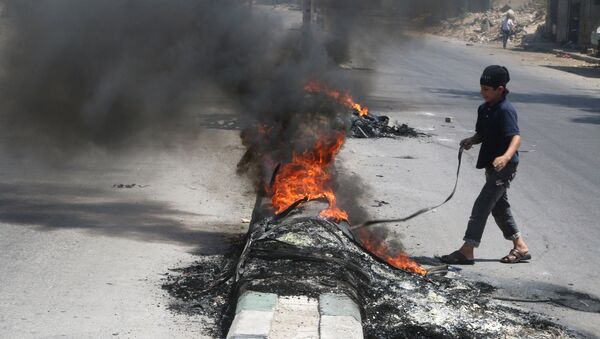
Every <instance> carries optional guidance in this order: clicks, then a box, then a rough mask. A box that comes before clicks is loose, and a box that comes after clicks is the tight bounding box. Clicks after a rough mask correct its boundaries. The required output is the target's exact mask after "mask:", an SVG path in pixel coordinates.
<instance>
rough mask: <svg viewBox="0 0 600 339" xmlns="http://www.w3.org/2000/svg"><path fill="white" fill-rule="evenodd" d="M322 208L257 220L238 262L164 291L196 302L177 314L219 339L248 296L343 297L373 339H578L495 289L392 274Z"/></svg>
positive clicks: (176, 281) (179, 279)
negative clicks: (202, 322)
mask: <svg viewBox="0 0 600 339" xmlns="http://www.w3.org/2000/svg"><path fill="white" fill-rule="evenodd" d="M322 206H323V205H322V203H321V202H319V201H311V202H308V203H306V204H303V205H302V206H296V207H295V208H293V209H291V211H288V212H289V214H288V215H282V216H280V217H257V218H255V220H254V221H253V223H252V225H251V227H250V231H249V232H248V234H247V235H246V242H245V245H244V246H243V249H241V248H240V247H238V248H236V249H233V251H234V252H235V253H236V255H231V257H229V258H232V259H226V258H228V256H229V255H230V254H226V255H225V256H223V257H220V259H219V260H222V261H220V262H219V263H218V264H217V263H216V261H212V262H204V264H203V263H202V262H200V263H198V265H196V266H193V268H192V269H188V270H187V271H185V272H186V274H182V275H179V276H172V277H171V278H170V280H169V281H168V282H167V283H166V284H165V288H166V289H168V290H169V291H170V292H171V294H172V295H173V296H175V297H177V296H178V295H186V296H188V297H189V298H190V299H188V300H187V301H185V302H183V301H182V300H180V301H179V302H178V303H176V305H178V306H177V307H179V309H185V311H186V312H191V313H194V314H200V315H203V316H204V317H205V318H207V319H209V320H210V321H212V324H213V327H212V332H211V333H212V334H213V335H216V336H223V333H227V326H228V324H229V323H230V322H231V312H232V309H235V305H234V303H235V300H236V297H237V296H238V295H241V294H242V293H243V292H244V291H246V290H252V291H258V292H268V293H276V294H278V295H280V296H294V295H306V296H309V297H315V298H316V297H318V295H319V294H321V293H343V294H345V295H347V296H348V297H350V298H351V299H353V300H354V301H355V302H356V303H357V304H358V305H360V307H361V313H362V314H361V315H362V319H363V329H364V334H365V337H368V338H414V337H531V338H548V337H570V336H574V335H573V334H572V333H570V332H568V331H567V330H565V329H563V328H561V327H560V326H558V325H555V324H553V323H551V322H549V321H547V320H545V319H543V318H540V317H538V316H536V315H532V314H530V313H526V312H523V311H520V310H517V309H514V308H510V307H507V306H504V305H502V304H499V303H497V302H496V301H494V300H493V299H492V297H491V292H492V290H493V289H492V288H491V287H489V286H486V285H481V284H474V283H470V282H467V281H464V280H461V279H453V278H448V277H446V276H443V275H440V274H438V275H434V274H432V275H427V276H425V277H423V276H420V275H416V274H412V273H408V272H405V271H403V270H399V269H395V268H393V267H391V266H389V265H387V264H386V263H384V262H383V261H381V260H380V259H378V258H376V257H374V256H373V255H371V254H370V253H369V252H367V251H365V250H364V249H363V247H362V246H361V244H360V241H359V240H357V239H356V238H355V237H354V235H352V234H351V233H349V232H348V225H347V224H346V223H345V222H340V223H336V222H333V221H331V220H326V219H323V218H320V217H311V216H310V215H314V214H313V213H312V212H311V211H315V210H319V209H321V208H322ZM288 212H286V214H287V213H288ZM217 265H221V267H224V269H222V270H217V269H215V267H217ZM431 271H433V270H431ZM442 272H443V271H442ZM182 290H183V291H186V293H182ZM190 290H191V291H190ZM186 303H187V304H188V305H190V306H189V307H182V305H185V304H186ZM211 319H212V320H211ZM210 321H207V323H206V324H209V323H211V322H210Z"/></svg>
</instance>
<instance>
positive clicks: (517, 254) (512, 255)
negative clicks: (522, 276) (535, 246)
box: [500, 248, 531, 264]
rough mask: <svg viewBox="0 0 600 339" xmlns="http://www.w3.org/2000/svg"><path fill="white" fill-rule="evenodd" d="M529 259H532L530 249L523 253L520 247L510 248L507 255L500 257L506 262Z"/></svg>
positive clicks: (501, 260) (514, 262)
mask: <svg viewBox="0 0 600 339" xmlns="http://www.w3.org/2000/svg"><path fill="white" fill-rule="evenodd" d="M527 260H531V254H529V251H527V252H525V253H523V252H521V251H519V250H518V249H516V248H513V249H512V250H510V252H509V253H508V255H507V256H505V257H503V258H502V259H500V262H501V263H504V264H516V263H519V262H521V261H527Z"/></svg>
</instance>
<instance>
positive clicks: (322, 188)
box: [271, 132, 348, 221]
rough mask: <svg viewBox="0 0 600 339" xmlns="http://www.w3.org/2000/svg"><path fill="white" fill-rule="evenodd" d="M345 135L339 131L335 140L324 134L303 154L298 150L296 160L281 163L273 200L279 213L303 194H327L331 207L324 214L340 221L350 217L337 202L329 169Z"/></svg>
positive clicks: (306, 195)
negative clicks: (325, 136) (323, 136)
mask: <svg viewBox="0 0 600 339" xmlns="http://www.w3.org/2000/svg"><path fill="white" fill-rule="evenodd" d="M344 138H345V134H344V133H342V132H338V133H336V135H335V138H334V139H335V140H333V141H332V140H327V138H322V137H320V138H318V139H317V141H316V143H315V146H314V148H313V149H311V150H308V151H306V152H304V153H301V154H299V153H294V154H293V155H292V160H291V161H290V162H289V163H287V164H285V165H283V166H282V167H281V169H280V170H279V172H278V173H277V176H276V177H275V182H274V183H273V188H272V194H273V195H272V198H271V203H272V204H273V207H274V208H275V210H276V211H275V212H276V213H281V212H283V211H284V210H285V209H286V208H288V207H289V206H290V205H292V204H293V203H294V202H296V201H298V200H300V199H303V198H308V199H309V200H313V199H319V198H325V199H326V200H327V201H328V203H329V208H327V209H325V210H323V211H321V213H319V216H320V217H322V218H328V219H334V220H336V221H340V220H348V213H346V212H345V211H343V210H341V209H340V208H338V207H337V205H336V198H335V195H334V194H333V189H332V188H331V173H329V169H330V168H331V165H332V164H333V162H334V159H335V155H336V154H337V153H338V152H339V150H340V148H342V145H343V144H344ZM330 139H331V138H330Z"/></svg>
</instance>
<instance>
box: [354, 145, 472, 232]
mask: <svg viewBox="0 0 600 339" xmlns="http://www.w3.org/2000/svg"><path fill="white" fill-rule="evenodd" d="M463 150H464V149H463V147H462V146H461V147H460V149H459V150H458V168H457V169H456V181H455V182H454V188H453V189H452V193H450V195H449V196H448V198H446V200H444V202H442V203H441V204H438V205H435V206H431V207H427V208H422V209H420V210H418V211H416V212H414V213H412V214H411V215H409V216H407V217H404V218H397V219H378V220H368V221H365V222H363V223H362V224H359V225H356V226H352V227H351V228H350V229H351V230H357V229H360V228H364V227H369V226H373V225H376V224H385V223H391V222H405V221H408V220H410V219H412V218H414V217H416V216H419V215H421V214H423V213H427V212H429V211H431V210H433V209H436V208H438V207H440V206H442V205H444V204H445V203H447V202H448V201H450V199H452V197H453V196H454V193H455V192H456V187H457V186H458V175H459V174H460V164H461V162H462V154H463Z"/></svg>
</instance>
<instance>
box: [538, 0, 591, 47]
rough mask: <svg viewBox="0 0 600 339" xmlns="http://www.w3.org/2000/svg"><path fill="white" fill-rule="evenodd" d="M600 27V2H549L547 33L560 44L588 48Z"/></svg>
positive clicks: (556, 0)
mask: <svg viewBox="0 0 600 339" xmlns="http://www.w3.org/2000/svg"><path fill="white" fill-rule="evenodd" d="M599 25H600V0H548V15H547V18H546V33H547V34H548V36H550V37H551V38H552V39H553V40H554V41H556V42H558V43H561V44H562V43H567V42H572V43H573V44H574V45H576V46H579V47H581V48H587V47H589V46H590V44H591V40H590V37H591V34H592V32H593V31H595V29H596V27H598V26H599Z"/></svg>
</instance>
